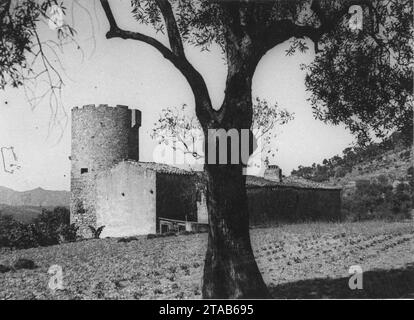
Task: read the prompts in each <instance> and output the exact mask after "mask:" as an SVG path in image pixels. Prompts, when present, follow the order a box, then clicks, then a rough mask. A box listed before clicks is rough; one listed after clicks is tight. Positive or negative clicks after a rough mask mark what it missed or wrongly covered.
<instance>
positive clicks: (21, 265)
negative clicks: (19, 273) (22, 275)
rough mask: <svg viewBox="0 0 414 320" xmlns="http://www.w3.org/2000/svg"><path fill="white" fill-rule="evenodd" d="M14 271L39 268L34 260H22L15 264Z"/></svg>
mask: <svg viewBox="0 0 414 320" xmlns="http://www.w3.org/2000/svg"><path fill="white" fill-rule="evenodd" d="M13 267H14V269H16V270H20V269H29V270H31V269H36V268H37V266H36V264H35V263H34V261H33V260H30V259H25V258H20V259H18V260H17V261H16V262H15V263H14V264H13Z"/></svg>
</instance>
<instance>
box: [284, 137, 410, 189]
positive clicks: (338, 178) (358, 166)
mask: <svg viewBox="0 0 414 320" xmlns="http://www.w3.org/2000/svg"><path fill="white" fill-rule="evenodd" d="M412 167H413V150H412V145H410V144H407V143H406V142H404V141H403V140H402V139H401V137H400V135H399V134H398V133H395V134H393V135H391V136H390V137H389V138H388V139H386V140H384V141H383V142H380V143H372V144H370V145H368V146H366V147H350V148H346V149H345V150H343V153H342V155H341V156H340V155H336V156H334V157H332V158H330V159H324V160H323V162H322V163H321V164H315V163H314V164H313V165H312V166H309V167H305V166H299V167H298V169H297V170H293V171H292V173H291V174H292V176H293V177H301V178H305V179H308V180H311V181H315V182H322V183H325V184H330V185H336V186H341V187H344V188H345V189H348V188H354V187H355V182H356V181H357V180H370V181H372V180H373V179H374V178H378V177H380V176H383V177H386V178H387V180H388V182H389V183H390V184H392V185H393V186H395V185H396V184H398V183H400V182H408V181H409V180H410V179H412V176H411V177H410V173H409V170H411V171H412V170H413V169H410V168H412ZM411 175H412V173H411Z"/></svg>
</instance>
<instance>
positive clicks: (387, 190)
mask: <svg viewBox="0 0 414 320" xmlns="http://www.w3.org/2000/svg"><path fill="white" fill-rule="evenodd" d="M411 194H412V187H411V186H410V185H409V184H407V183H399V184H398V185H397V186H396V188H395V189H393V187H392V185H391V184H390V183H389V181H388V179H387V178H386V177H385V176H379V177H378V178H376V179H374V180H372V181H369V180H359V181H356V190H355V191H354V192H353V193H351V194H350V195H348V196H346V197H344V198H343V200H342V214H343V215H344V216H345V217H347V218H348V219H351V220H366V219H391V220H395V219H399V218H406V217H408V215H409V211H410V209H411V205H412V203H411V202H412V196H411Z"/></svg>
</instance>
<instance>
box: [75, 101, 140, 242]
mask: <svg viewBox="0 0 414 320" xmlns="http://www.w3.org/2000/svg"><path fill="white" fill-rule="evenodd" d="M140 126H141V112H140V111H139V110H134V109H129V108H128V107H127V106H120V105H118V106H116V107H109V106H108V105H99V106H97V107H96V106H95V105H86V106H84V107H82V108H78V107H75V108H73V109H72V151H71V163H72V168H71V204H70V212H71V217H70V219H71V223H75V224H76V225H77V226H79V234H80V235H81V236H84V237H88V236H89V235H90V230H89V227H88V226H93V227H96V213H95V210H96V206H95V202H96V190H95V184H96V175H97V174H98V173H99V172H101V171H103V170H106V169H109V168H110V167H112V166H113V165H115V164H117V163H119V162H121V161H124V160H127V159H130V160H135V161H138V160H139V127H140Z"/></svg>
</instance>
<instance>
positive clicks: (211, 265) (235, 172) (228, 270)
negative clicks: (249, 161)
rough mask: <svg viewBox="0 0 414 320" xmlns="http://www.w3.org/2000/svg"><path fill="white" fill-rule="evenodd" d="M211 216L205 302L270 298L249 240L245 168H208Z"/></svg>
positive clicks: (229, 166) (233, 166)
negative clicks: (218, 299)
mask: <svg viewBox="0 0 414 320" xmlns="http://www.w3.org/2000/svg"><path fill="white" fill-rule="evenodd" d="M205 168H206V174H207V178H208V188H207V189H208V190H207V205H208V214H209V224H210V226H209V227H210V229H209V235H208V247H207V254H206V259H205V266H204V282H203V298H205V299H211V298H227V299H232V298H233V299H241V298H269V297H270V296H269V292H268V290H267V287H266V285H265V283H264V281H263V278H262V275H261V274H260V271H259V269H258V267H257V264H256V261H255V259H254V256H253V251H252V247H251V243H250V236H249V214H248V208H247V195H246V188H245V181H246V178H245V176H243V174H242V169H243V168H242V165H209V164H207V165H206V167H205Z"/></svg>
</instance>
